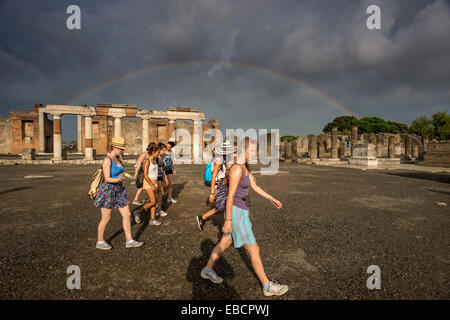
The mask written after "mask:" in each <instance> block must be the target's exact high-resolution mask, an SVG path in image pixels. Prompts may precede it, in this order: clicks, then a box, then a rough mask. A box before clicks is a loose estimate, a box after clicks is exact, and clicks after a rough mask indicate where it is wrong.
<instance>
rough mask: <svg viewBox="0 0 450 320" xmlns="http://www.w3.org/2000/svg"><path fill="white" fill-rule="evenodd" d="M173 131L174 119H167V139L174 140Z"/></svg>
mask: <svg viewBox="0 0 450 320" xmlns="http://www.w3.org/2000/svg"><path fill="white" fill-rule="evenodd" d="M174 131H175V120H169V140H171V141H172V139H173V141H175V135H174Z"/></svg>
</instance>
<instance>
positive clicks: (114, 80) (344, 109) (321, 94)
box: [66, 61, 356, 117]
mask: <svg viewBox="0 0 450 320" xmlns="http://www.w3.org/2000/svg"><path fill="white" fill-rule="evenodd" d="M220 64H221V62H220V61H187V62H173V63H166V64H159V65H153V66H150V67H145V68H142V69H138V70H134V71H131V72H128V73H125V74H121V75H119V76H117V77H114V78H112V79H109V80H107V81H105V82H101V83H98V84H96V85H95V86H94V87H92V88H90V89H88V90H86V91H84V92H83V93H81V94H79V95H77V96H76V97H74V98H72V99H71V100H69V101H68V102H67V103H66V104H68V105H74V104H77V103H79V101H81V100H83V99H84V98H86V97H88V96H89V95H91V94H93V93H94V92H97V91H100V90H102V89H104V88H106V87H109V86H111V85H113V84H115V83H117V82H119V81H122V80H125V79H129V78H132V77H135V76H138V75H141V74H144V73H147V72H154V71H158V70H162V69H165V68H172V67H185V66H195V65H220ZM226 65H227V66H228V65H230V66H234V67H240V68H244V69H251V70H256V71H258V72H262V73H265V74H268V75H272V76H277V77H279V78H282V79H285V80H287V81H290V82H293V83H296V84H298V85H300V86H301V87H303V88H305V89H307V90H309V91H310V92H312V93H314V94H315V95H317V96H319V97H321V98H323V99H325V100H326V101H328V102H329V103H330V104H331V105H333V106H335V107H337V108H338V109H339V110H340V111H341V112H343V113H344V114H345V115H349V116H355V117H356V115H355V114H354V113H353V112H352V111H351V110H349V109H348V108H347V107H345V106H344V105H342V104H341V103H339V102H338V101H336V99H334V98H332V97H330V96H328V95H327V94H326V93H324V92H323V91H320V90H319V89H317V88H314V87H312V86H310V85H308V84H307V83H305V82H304V81H302V80H299V79H296V78H293V77H291V76H288V75H286V74H283V73H281V72H278V71H275V70H272V69H268V68H264V67H260V66H257V65H251V64H247V63H239V62H229V63H227V64H226Z"/></svg>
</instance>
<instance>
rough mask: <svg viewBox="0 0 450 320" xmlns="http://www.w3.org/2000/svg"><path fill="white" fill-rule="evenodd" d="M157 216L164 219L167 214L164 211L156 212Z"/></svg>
mask: <svg viewBox="0 0 450 320" xmlns="http://www.w3.org/2000/svg"><path fill="white" fill-rule="evenodd" d="M158 214H159V215H160V216H161V217H165V216H167V212H165V211H162V210H161V211H158Z"/></svg>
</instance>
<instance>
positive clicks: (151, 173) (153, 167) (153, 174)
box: [147, 159, 158, 180]
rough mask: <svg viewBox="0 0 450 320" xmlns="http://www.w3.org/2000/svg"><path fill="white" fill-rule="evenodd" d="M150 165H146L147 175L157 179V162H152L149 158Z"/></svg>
mask: <svg viewBox="0 0 450 320" xmlns="http://www.w3.org/2000/svg"><path fill="white" fill-rule="evenodd" d="M148 161H150V165H149V167H148V174H147V175H148V177H149V178H150V179H152V180H156V179H158V164H153V163H152V161H151V160H150V159H149V160H148Z"/></svg>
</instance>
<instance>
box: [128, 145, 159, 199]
mask: <svg viewBox="0 0 450 320" xmlns="http://www.w3.org/2000/svg"><path fill="white" fill-rule="evenodd" d="M152 145H155V143H154V142H150V143H149V144H148V146H147V149H146V150H145V151H144V152H142V153H141V155H140V156H139V158H138V159H137V161H136V165H135V166H134V169H135V173H134V177H133V179H134V180H135V181H136V187H137V188H138V190H137V191H136V195H135V196H134V199H133V202H132V203H131V204H134V205H135V206H141V205H142V202H141V201H139V196H140V195H141V193H142V191H143V190H144V189H143V188H142V186H143V183H144V181H140V180H138V177H139V171H141V170H142V169H143V167H142V163H143V162H144V161H145V160H146V159H148V157H149V154H148V151H147V150H148V149H149V147H150V146H152Z"/></svg>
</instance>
